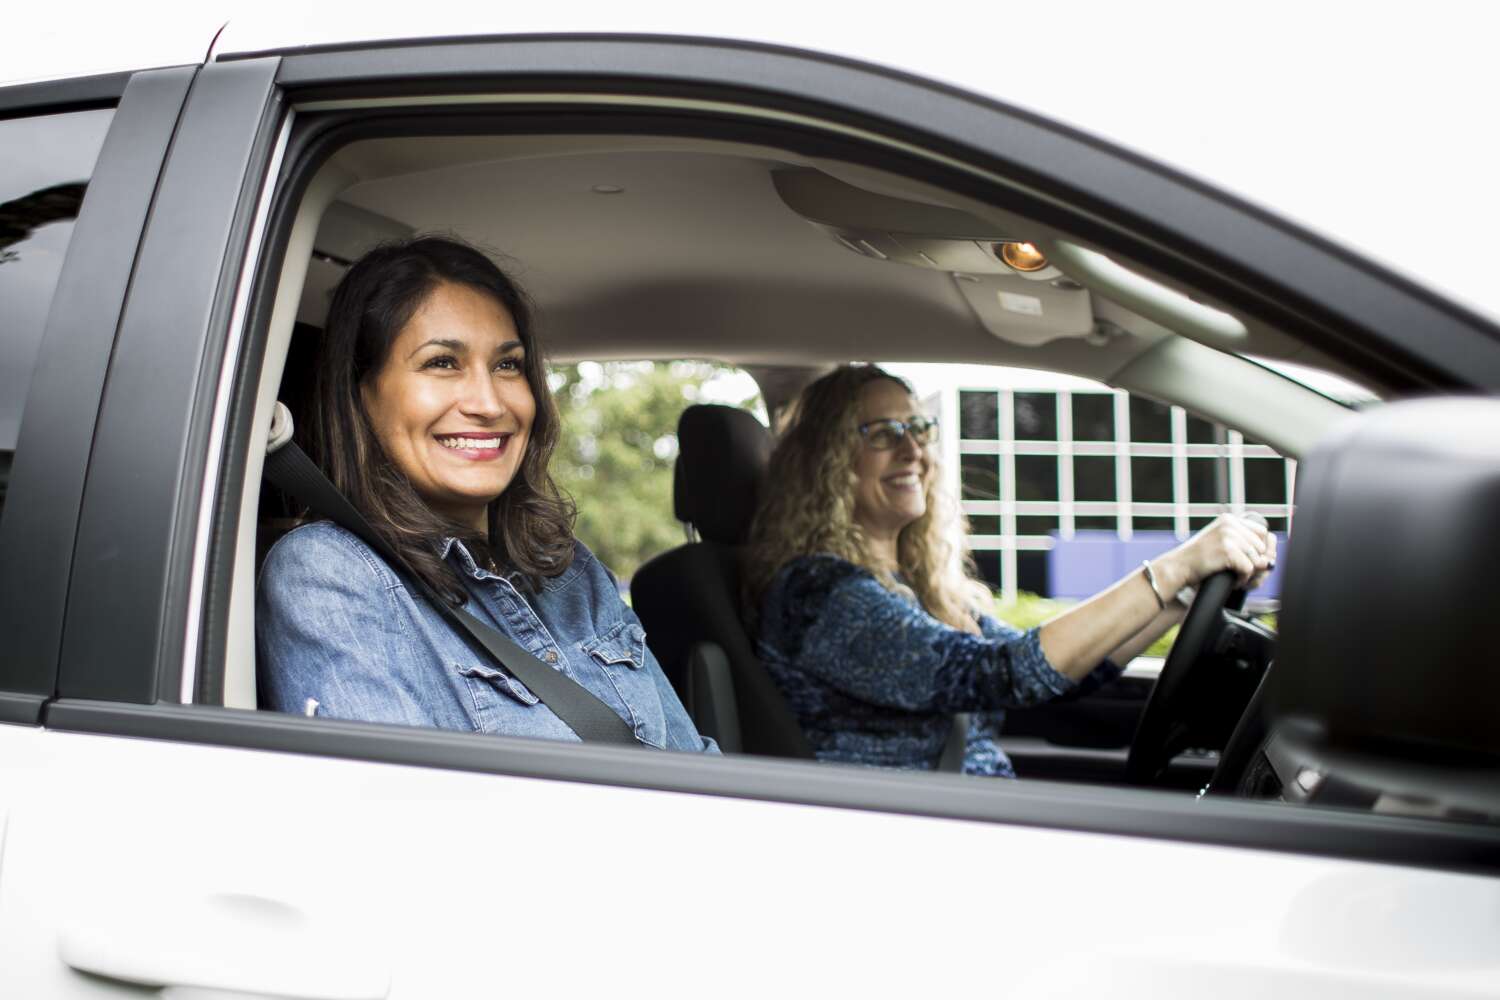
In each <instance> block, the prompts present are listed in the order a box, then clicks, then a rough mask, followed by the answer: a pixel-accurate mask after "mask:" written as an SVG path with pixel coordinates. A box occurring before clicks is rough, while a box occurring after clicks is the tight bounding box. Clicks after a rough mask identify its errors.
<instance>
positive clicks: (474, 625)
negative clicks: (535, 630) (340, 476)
mask: <svg viewBox="0 0 1500 1000" xmlns="http://www.w3.org/2000/svg"><path fill="white" fill-rule="evenodd" d="M265 477H266V478H267V479H269V480H270V481H271V482H272V483H274V484H275V485H276V486H277V487H278V488H280V489H281V490H282V491H283V492H285V493H287V494H289V495H290V496H292V497H294V498H295V499H297V500H300V501H301V502H302V503H305V504H307V506H308V507H309V508H310V509H312V510H313V511H314V512H316V513H318V514H322V515H323V516H324V517H327V518H328V519H329V520H331V521H333V523H334V524H337V525H338V526H339V527H341V528H344V529H346V530H348V531H351V532H353V533H354V534H355V535H358V536H359V538H360V540H361V541H363V542H364V543H365V544H366V545H368V546H369V547H370V548H372V549H374V550H375V552H376V554H378V555H379V556H380V557H381V558H382V559H384V560H385V561H386V563H387V564H388V565H389V566H390V567H391V569H392V570H393V571H394V572H395V573H396V574H397V575H399V576H401V577H402V579H403V580H404V581H405V582H406V584H407V585H408V586H409V587H411V588H412V589H413V590H414V591H415V592H416V593H418V594H420V595H422V597H423V598H424V599H425V600H426V601H427V602H428V603H429V604H431V605H432V606H433V607H434V608H436V609H437V611H438V613H439V614H441V615H442V616H443V617H444V618H446V619H448V621H449V623H450V624H452V625H453V626H454V627H455V628H457V629H458V632H459V634H460V635H462V636H464V637H465V639H466V640H467V641H468V643H469V645H470V646H471V647H473V649H474V651H475V652H476V653H479V654H480V655H481V656H488V657H490V658H491V659H493V660H494V661H495V662H496V663H498V664H500V665H501V666H502V667H504V668H505V669H506V670H508V671H509V672H510V673H511V674H512V675H514V676H515V677H516V678H517V679H518V680H519V681H520V682H521V683H522V684H525V685H526V686H527V687H528V688H530V689H531V692H532V694H534V695H536V696H537V698H538V699H539V700H540V701H541V702H542V704H544V705H546V706H547V707H548V708H549V709H551V710H552V712H553V714H555V715H556V716H557V717H558V718H559V719H561V720H562V721H563V722H564V723H566V724H567V726H568V728H570V729H572V730H573V732H574V733H576V734H578V738H579V739H581V740H583V741H584V742H585V743H590V742H595V743H620V744H626V745H629V746H640V745H641V743H640V741H638V740H637V739H636V738H635V733H634V731H633V730H632V729H631V728H630V726H629V724H627V723H626V722H625V720H624V719H622V718H620V716H619V715H618V714H617V713H616V712H615V710H614V709H612V708H610V707H609V706H608V705H606V704H605V703H604V702H602V701H600V700H599V699H598V697H596V696H595V695H594V693H593V692H592V691H590V690H588V689H587V688H585V687H584V686H583V685H582V684H579V683H578V682H577V681H575V680H573V679H572V678H570V677H569V676H568V675H566V674H564V673H563V672H562V671H560V670H555V669H553V668H552V667H550V666H548V665H547V664H545V663H543V662H542V661H541V660H539V659H537V658H536V657H535V656H532V655H531V654H530V653H528V652H526V650H524V649H522V648H521V647H520V646H518V645H516V644H515V643H514V642H512V641H511V640H510V639H509V638H508V637H507V636H505V635H502V634H501V633H500V632H499V631H498V630H497V629H494V628H492V627H490V626H489V625H486V624H485V623H484V622H482V621H480V620H479V619H478V618H475V617H474V616H473V615H472V614H470V613H469V612H468V611H466V610H464V609H463V608H456V607H454V606H453V605H451V604H449V603H448V602H447V601H445V600H443V598H442V596H441V595H440V594H438V593H437V592H436V591H434V590H433V589H432V587H430V586H428V584H427V583H426V581H424V580H423V579H422V578H421V577H419V576H417V575H416V574H415V573H413V572H411V570H410V569H409V568H408V567H407V565H406V561H405V560H404V559H402V558H401V557H400V556H399V555H398V554H397V553H396V552H395V551H394V550H393V549H392V548H391V547H390V546H389V545H387V544H386V542H385V540H384V539H382V538H381V537H380V536H379V535H377V534H376V533H375V531H374V529H373V528H371V527H370V523H369V522H368V521H366V520H365V518H364V515H362V514H360V512H359V511H357V510H355V509H354V505H353V504H351V503H350V502H349V500H348V499H347V498H346V497H345V496H344V495H343V494H342V493H340V492H339V491H338V488H337V487H335V486H334V485H333V483H332V482H330V481H329V479H328V477H327V476H325V475H324V474H323V470H322V469H319V468H318V467H317V466H316V465H314V464H313V461H312V459H310V458H308V457H307V454H306V453H305V452H303V450H302V449H301V448H299V447H297V445H296V444H294V443H293V442H291V441H287V442H286V443H284V444H282V445H281V446H280V447H278V448H276V449H275V450H274V451H271V452H269V453H268V454H267V455H266V468H265Z"/></svg>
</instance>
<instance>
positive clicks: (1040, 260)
mask: <svg viewBox="0 0 1500 1000" xmlns="http://www.w3.org/2000/svg"><path fill="white" fill-rule="evenodd" d="M995 256H996V257H999V258H1000V259H1001V260H1002V261H1003V262H1004V263H1005V265H1006V266H1007V267H1013V268H1015V269H1016V270H1017V271H1040V270H1041V269H1042V268H1044V267H1046V266H1047V256H1046V255H1045V254H1043V253H1042V252H1041V251H1040V250H1038V249H1037V248H1036V247H1035V246H1033V245H1032V244H1030V243H996V244H995Z"/></svg>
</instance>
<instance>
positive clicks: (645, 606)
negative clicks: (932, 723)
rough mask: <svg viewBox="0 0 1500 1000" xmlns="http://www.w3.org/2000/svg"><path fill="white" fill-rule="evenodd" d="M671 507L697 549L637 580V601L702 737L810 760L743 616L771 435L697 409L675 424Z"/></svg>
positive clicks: (750, 419)
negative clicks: (746, 563)
mask: <svg viewBox="0 0 1500 1000" xmlns="http://www.w3.org/2000/svg"><path fill="white" fill-rule="evenodd" d="M677 442H678V455H677V465H676V468H675V471H674V475H673V484H672V492H673V507H674V509H675V511H676V514H677V519H678V520H679V521H682V522H684V523H685V524H686V525H687V526H688V531H689V537H690V538H692V537H694V535H696V540H693V541H689V542H688V543H687V544H685V545H681V546H679V547H677V548H675V549H672V550H670V551H668V552H664V553H662V554H661V555H659V556H657V557H656V558H654V559H652V560H651V561H650V562H648V563H646V564H645V565H644V566H642V567H641V568H640V569H639V570H637V571H636V574H635V576H634V578H633V579H632V580H631V584H630V596H631V602H632V604H633V605H634V607H635V611H636V613H637V614H639V615H640V617H641V621H642V623H643V624H644V625H645V626H646V635H647V641H648V643H649V644H650V646H651V650H652V652H654V653H655V654H656V658H657V660H658V661H659V662H660V663H661V665H662V669H663V670H664V671H665V672H666V674H667V677H668V678H669V679H670V680H671V681H672V685H673V687H675V688H676V689H677V692H678V694H680V695H681V696H682V700H683V703H684V704H685V705H686V706H687V708H688V712H689V713H690V714H691V715H692V716H693V721H694V722H695V723H696V724H697V726H698V729H699V731H700V732H702V733H704V735H707V736H712V737H714V738H715V739H716V740H718V741H719V745H720V747H721V748H722V749H724V750H725V751H726V752H729V753H751V754H764V755H769V756H776V757H811V756H812V752H811V750H810V749H809V748H808V745H807V741H806V739H804V738H803V735H802V730H801V727H799V726H798V724H797V720H796V719H795V718H794V717H793V715H792V712H791V709H790V708H789V707H788V706H787V704H786V701H785V700H784V699H783V698H782V696H781V692H780V691H779V690H778V689H777V687H776V684H775V682H774V681H773V680H771V676H770V674H768V673H767V672H766V668H765V667H764V666H763V665H762V664H761V662H760V660H759V659H758V658H757V657H756V655H755V652H754V647H753V645H752V644H751V641H750V637H749V635H748V634H747V632H746V630H745V626H744V622H743V619H742V618H741V616H740V570H741V564H742V561H743V558H744V543H745V540H746V538H747V537H748V535H749V532H750V522H751V519H752V518H753V517H754V516H755V506H756V500H757V498H758V497H759V495H760V488H761V483H762V480H763V479H764V478H765V473H766V465H767V463H768V461H769V460H770V455H771V434H770V432H769V431H768V430H766V428H765V427H763V426H762V425H761V423H760V421H758V420H756V419H755V417H754V416H752V415H751V414H750V413H748V412H746V411H744V410H740V409H736V408H734V407H731V406H716V405H697V406H690V407H688V408H687V409H686V410H684V411H683V414H682V416H681V417H680V418H679V419H678V422H677Z"/></svg>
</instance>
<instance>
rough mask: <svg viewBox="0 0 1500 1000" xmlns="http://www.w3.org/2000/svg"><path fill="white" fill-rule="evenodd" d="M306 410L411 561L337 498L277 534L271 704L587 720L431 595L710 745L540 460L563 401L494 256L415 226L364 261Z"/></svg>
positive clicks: (679, 738)
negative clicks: (475, 636)
mask: <svg viewBox="0 0 1500 1000" xmlns="http://www.w3.org/2000/svg"><path fill="white" fill-rule="evenodd" d="M313 411H314V412H313V416H312V420H311V424H312V426H311V428H310V435H309V445H310V449H311V452H312V457H313V459H314V460H315V462H316V463H317V464H318V465H319V466H320V467H321V468H322V469H323V470H324V471H325V472H326V474H327V476H328V478H329V479H330V480H331V481H332V483H333V485H334V486H335V487H337V489H338V491H339V492H340V493H342V494H343V496H344V497H345V498H347V499H348V500H349V501H350V503H351V504H352V505H353V507H354V508H355V509H356V510H357V511H358V512H359V513H360V514H362V515H363V516H364V519H365V521H366V522H367V523H368V525H369V527H370V530H372V531H373V533H374V534H375V535H376V536H378V539H379V541H380V542H382V543H383V548H384V549H385V551H386V552H387V553H388V554H391V555H392V557H393V560H394V562H395V563H397V564H398V565H392V564H391V561H389V560H387V559H385V558H382V556H381V555H379V554H377V552H376V551H375V550H374V549H372V547H371V546H370V545H367V544H366V543H365V542H364V541H362V540H361V539H360V538H359V537H357V536H356V534H354V533H353V532H351V531H349V530H346V529H345V528H344V527H341V526H339V525H337V524H335V523H334V522H333V521H331V520H318V521H314V522H312V523H309V524H305V525H302V526H300V527H298V528H296V529H294V530H293V531H291V532H290V533H289V534H287V535H286V536H285V537H284V538H282V539H281V540H280V541H279V542H277V544H276V545H275V546H274V547H273V548H272V550H271V552H270V554H269V555H268V556H267V558H266V561H265V564H264V567H263V569H262V571H261V575H260V580H259V586H258V590H257V603H258V607H257V616H256V641H257V651H258V656H259V661H260V669H259V671H258V675H259V678H260V700H261V704H262V706H263V707H268V708H274V709H278V710H281V711H286V712H296V713H299V714H302V713H305V714H309V715H312V714H317V715H328V716H334V717H337V718H342V719H357V720H364V721H370V722H390V723H404V724H407V725H415V726H435V727H440V728H445V729H458V730H470V731H472V730H479V731H484V732H492V733H503V734H507V735H513V736H533V737H541V738H547V739H560V740H571V739H577V738H578V736H577V735H576V733H575V730H574V729H573V728H570V727H569V725H567V724H565V723H564V722H563V721H562V719H561V718H559V716H558V715H557V714H555V713H554V712H553V711H552V710H551V709H549V707H548V703H547V701H546V700H545V693H543V697H542V698H541V699H539V697H538V694H537V693H534V692H533V691H531V690H530V689H529V688H528V686H527V685H526V684H523V683H522V682H521V681H520V680H519V679H518V678H517V677H516V676H514V674H513V671H510V670H501V669H499V668H498V667H497V666H496V664H495V663H494V662H491V661H490V660H489V659H488V658H486V657H485V656H483V655H481V654H477V653H476V652H475V651H474V647H473V646H472V645H471V644H470V643H469V642H466V641H465V639H464V637H463V636H462V635H460V634H459V631H458V629H456V628H455V626H454V625H453V622H454V620H455V619H454V617H453V616H452V615H451V614H447V615H445V614H442V613H440V611H441V610H443V609H440V608H438V607H436V606H435V604H436V603H437V602H447V603H449V604H451V605H452V606H454V607H461V608H463V609H464V610H465V611H466V612H467V613H469V614H471V615H472V616H473V617H474V618H476V619H478V620H479V622H480V623H481V627H488V628H490V629H494V630H498V631H499V632H500V633H501V634H502V635H503V636H505V637H506V638H508V639H509V640H511V641H513V642H514V643H515V644H516V645H517V646H519V647H521V649H522V650H524V651H526V652H527V653H529V654H530V655H531V656H532V657H535V659H536V660H537V661H540V663H541V664H545V665H546V666H547V667H550V668H551V669H553V670H555V671H557V672H559V673H561V674H563V675H564V676H565V677H568V678H570V679H571V680H572V681H574V682H576V683H577V685H580V686H582V687H583V688H584V689H586V691H587V692H588V693H589V694H591V695H592V696H594V698H596V699H597V700H598V702H602V703H603V705H605V706H607V707H608V709H610V710H612V711H613V713H614V714H615V715H618V716H619V717H620V719H621V720H623V722H624V723H625V724H626V725H628V726H629V730H628V731H625V736H624V739H625V740H627V741H628V740H629V738H630V736H629V733H633V734H634V738H635V739H636V740H638V741H639V742H640V743H643V744H646V745H648V746H654V747H659V748H667V749H677V750H694V751H701V750H714V749H716V748H715V746H714V743H713V741H712V740H707V739H704V738H703V737H701V736H700V735H699V734H698V732H697V730H696V729H695V728H694V726H693V723H692V721H691V720H690V719H689V718H688V715H687V713H686V711H685V710H684V709H683V707H682V704H681V702H680V701H679V700H678V698H677V695H676V694H675V693H674V692H673V690H672V688H671V686H670V685H669V684H668V683H667V681H666V679H665V677H664V676H663V674H662V672H661V669H660V667H659V666H658V665H657V662H656V659H655V658H654V657H653V656H652V655H651V652H650V651H649V650H648V649H647V648H646V644H645V633H644V631H643V630H642V628H641V625H640V622H639V619H637V618H636V616H635V614H634V612H632V611H631V610H630V608H629V607H627V606H626V604H625V603H624V601H623V600H621V598H620V593H619V590H618V587H617V585H616V583H615V579H614V577H613V576H612V575H611V574H610V573H609V571H608V570H606V569H605V568H604V566H603V565H602V564H601V563H600V562H599V561H598V560H597V559H596V558H595V557H594V555H593V554H592V553H591V552H590V551H589V550H588V548H587V547H585V546H584V545H583V544H582V543H581V542H579V541H578V540H577V539H576V538H575V537H574V535H573V519H574V509H573V506H572V503H571V501H570V500H568V499H567V498H566V497H565V496H564V495H563V494H562V493H561V492H560V490H559V489H558V487H557V486H556V484H555V483H554V482H553V480H552V477H551V475H550V474H549V472H548V459H549V457H550V456H551V454H552V451H553V448H554V446H555V445H556V443H557V439H558V431H559V428H558V420H559V418H558V412H557V408H556V404H555V403H554V401H553V399H552V395H551V392H550V390H549V388H548V385H547V379H546V373H545V370H544V367H543V363H542V357H541V352H540V350H539V348H538V344H537V341H536V335H535V332H534V330H533V324H532V314H531V310H530V308H529V305H528V302H527V300H526V298H525V296H524V294H523V293H522V291H521V290H520V289H519V288H518V287H517V285H516V284H515V283H514V282H513V281H512V280H511V279H510V278H509V277H508V276H507V275H506V274H504V273H503V272H502V271H501V270H500V269H499V268H498V267H496V266H495V264H494V263H492V262H491V261H490V259H489V258H488V257H487V256H485V255H484V254H483V253H481V252H479V251H478V250H476V249H474V248H473V247H470V246H468V245H466V244H464V243H461V242H459V241H456V240H453V239H448V238H440V237H419V238H415V239H412V240H408V241H404V242H400V243H393V244H387V245H383V246H380V247H377V248H376V249H374V250H372V251H371V252H370V253H368V254H366V255H365V256H364V257H363V258H361V259H360V260H359V261H358V262H357V263H356V264H354V265H353V266H352V267H351V268H350V269H349V272H348V273H347V274H346V275H345V276H344V278H343V280H342V281H341V282H340V283H339V286H338V288H337V289H336V291H335V293H334V296H333V301H332V305H331V308H330V312H329V317H328V324H327V330H326V332H325V334H324V337H323V342H322V345H321V353H320V357H319V361H318V366H317V372H316V383H315V389H314V404H313ZM424 590H425V592H426V595H425V596H424V594H423V593H422V591H424ZM429 597H431V598H432V599H428V598H429ZM542 680H543V681H545V682H547V683H549V684H551V683H555V679H553V678H551V677H550V676H548V675H546V674H545V672H544V674H543V675H542ZM554 704H556V702H554ZM608 721H609V722H610V723H611V724H616V723H615V720H614V719H613V718H612V717H610V718H609V719H608Z"/></svg>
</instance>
